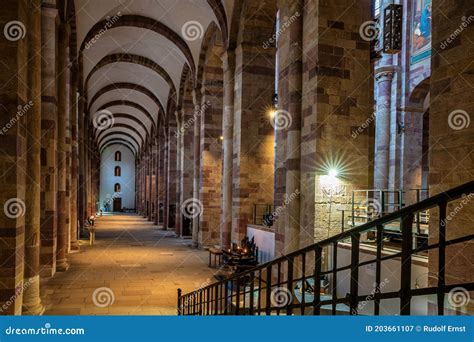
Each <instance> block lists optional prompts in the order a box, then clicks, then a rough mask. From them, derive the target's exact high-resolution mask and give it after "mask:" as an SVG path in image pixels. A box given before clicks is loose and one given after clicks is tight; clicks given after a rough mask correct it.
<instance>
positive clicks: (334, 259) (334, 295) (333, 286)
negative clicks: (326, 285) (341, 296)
mask: <svg viewBox="0 0 474 342" xmlns="http://www.w3.org/2000/svg"><path fill="white" fill-rule="evenodd" d="M337 246H338V243H337V241H334V243H333V247H332V248H333V249H332V284H331V292H332V300H333V302H332V305H331V306H332V308H331V313H332V314H333V315H335V314H336V305H337V304H336V302H335V300H336V299H337ZM328 259H329V256H328Z"/></svg>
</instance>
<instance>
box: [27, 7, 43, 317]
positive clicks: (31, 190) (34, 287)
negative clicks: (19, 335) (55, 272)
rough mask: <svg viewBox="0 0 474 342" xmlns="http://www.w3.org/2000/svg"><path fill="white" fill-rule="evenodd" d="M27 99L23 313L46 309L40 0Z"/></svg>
mask: <svg viewBox="0 0 474 342" xmlns="http://www.w3.org/2000/svg"><path fill="white" fill-rule="evenodd" d="M27 27H28V29H27V34H28V57H29V58H28V85H29V91H28V98H30V99H31V101H32V102H33V106H32V107H31V110H30V111H29V112H28V115H27V116H26V137H27V139H26V150H27V152H26V158H27V160H26V170H25V171H26V175H27V177H26V193H25V207H26V211H25V264H24V265H25V273H24V283H23V310H22V313H23V314H24V315H41V314H42V313H43V312H44V307H43V304H42V303H41V299H40V289H39V286H40V284H39V280H40V276H39V266H40V241H41V238H40V236H41V232H40V221H41V210H40V197H41V187H40V182H41V159H40V156H41V1H39V0H32V1H30V2H29V9H28V25H27Z"/></svg>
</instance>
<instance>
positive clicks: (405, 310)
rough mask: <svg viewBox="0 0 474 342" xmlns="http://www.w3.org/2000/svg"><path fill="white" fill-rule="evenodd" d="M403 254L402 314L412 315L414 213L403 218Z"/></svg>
mask: <svg viewBox="0 0 474 342" xmlns="http://www.w3.org/2000/svg"><path fill="white" fill-rule="evenodd" d="M401 229H402V256H401V275H400V277H401V284H400V315H410V311H411V310H410V308H411V305H410V303H411V258H412V251H413V233H412V230H413V213H409V214H407V215H405V216H404V217H403V218H402V227H401Z"/></svg>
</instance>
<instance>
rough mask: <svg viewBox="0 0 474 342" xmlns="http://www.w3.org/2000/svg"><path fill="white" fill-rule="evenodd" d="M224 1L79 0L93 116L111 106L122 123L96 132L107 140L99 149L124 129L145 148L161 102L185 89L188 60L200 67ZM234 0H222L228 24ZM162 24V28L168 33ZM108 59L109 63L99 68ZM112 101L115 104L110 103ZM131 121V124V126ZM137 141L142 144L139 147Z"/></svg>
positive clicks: (79, 37)
mask: <svg viewBox="0 0 474 342" xmlns="http://www.w3.org/2000/svg"><path fill="white" fill-rule="evenodd" d="M219 1H220V0H217V1H216V0H213V1H206V0H100V1H97V0H76V1H75V12H76V30H77V40H78V44H77V48H78V50H79V51H78V52H82V79H83V81H84V83H86V82H85V81H86V80H87V83H86V84H84V85H83V86H84V87H85V89H84V91H85V94H86V95H87V99H88V101H89V103H90V101H91V100H92V99H93V100H94V102H93V103H92V106H91V107H90V108H89V115H90V117H91V120H93V118H94V117H96V116H97V112H98V111H99V110H103V109H106V110H108V111H110V112H111V113H112V114H117V115H118V116H119V118H116V119H115V120H114V123H116V124H117V127H114V126H112V127H110V128H108V129H107V132H100V131H99V130H98V131H97V132H96V133H95V136H96V137H99V139H101V140H100V141H101V146H99V149H100V148H101V147H103V146H105V144H107V142H108V141H110V140H111V139H110V138H109V136H108V137H107V138H106V139H103V137H104V136H106V134H105V133H107V134H108V133H112V132H117V133H119V132H122V133H126V134H128V135H130V136H133V137H134V138H135V140H136V142H135V141H132V140H131V139H130V141H129V142H130V144H131V145H132V146H134V147H135V148H136V149H137V150H138V151H140V150H141V148H142V141H146V139H147V136H148V135H149V132H152V131H154V130H153V129H152V127H153V126H156V125H157V124H158V119H159V118H158V116H159V115H164V113H162V112H160V105H159V104H161V108H162V109H163V110H166V108H167V107H166V106H167V103H168V99H169V97H170V94H172V92H173V91H175V90H176V89H179V86H180V80H181V73H182V71H183V66H184V65H185V64H188V66H189V67H190V68H191V69H194V70H195V68H196V66H197V65H198V62H199V55H200V49H201V44H202V39H203V37H204V33H205V31H206V29H207V27H208V26H209V25H210V24H211V22H215V23H216V24H217V25H218V26H219V25H220V24H219V18H218V17H219V13H221V14H222V12H218V11H219V10H218V9H216V6H214V8H213V6H212V5H211V4H213V3H219ZM233 3H234V1H233V0H223V1H222V8H223V9H224V11H225V12H226V13H225V14H224V18H225V19H226V20H227V23H228V22H230V14H231V13H232V9H233ZM225 19H224V20H225ZM221 22H222V16H221ZM101 25H103V27H102V26H101ZM156 27H160V28H162V29H163V30H164V32H165V33H163V31H160V30H157V29H156ZM91 32H94V40H93V41H91V40H89V38H90V37H91V36H90V35H91ZM86 43H87V44H86ZM81 47H82V48H81ZM120 54H130V55H134V56H140V57H141V60H143V59H146V60H148V61H152V62H153V63H156V64H157V65H159V67H161V69H162V70H163V71H164V73H163V74H160V73H158V72H157V70H156V68H155V70H153V68H151V67H150V65H149V64H150V63H149V64H148V65H143V64H142V65H140V64H137V63H133V62H130V61H120V60H116V59H114V58H112V57H114V55H116V56H117V55H120ZM107 58H109V62H108V63H103V64H101V65H100V67H96V66H97V64H98V63H99V62H101V61H102V62H103V61H104V59H107ZM110 60H112V61H111V62H110ZM145 64H146V63H145ZM190 64H193V65H190ZM94 67H96V68H95V69H94ZM91 71H93V72H92V73H91ZM125 83H126V84H127V86H126V89H124V88H120V87H119V88H116V89H115V86H114V85H116V84H122V85H123V84H125ZM131 85H138V86H139V88H140V89H141V90H144V89H145V88H146V91H140V90H138V89H137V90H134V89H133V87H132V88H131ZM104 88H105V89H104ZM104 91H105V92H104ZM120 101H122V102H120ZM157 101H158V104H157V103H156V102H157ZM110 103H112V104H113V105H112V106H107V104H110ZM129 103H135V104H137V105H138V106H139V107H140V108H142V109H145V111H146V112H148V113H149V114H150V115H151V117H152V119H153V122H152V121H151V120H150V119H149V117H148V116H147V115H145V114H144V113H143V110H141V109H137V108H136V106H134V105H127V104H129ZM126 115H131V116H134V117H135V118H137V119H138V120H140V121H141V122H142V123H143V124H144V125H145V126H146V129H144V128H143V126H142V125H140V124H138V123H137V122H136V120H135V121H134V120H130V119H126V118H125V116H126ZM127 125H128V126H131V128H127V127H126V126H127ZM137 132H138V133H137ZM110 137H113V138H114V139H115V138H120V137H121V138H122V139H126V137H125V135H121V136H120V135H119V134H115V133H114V134H112V135H110ZM137 142H138V144H139V146H136V145H137Z"/></svg>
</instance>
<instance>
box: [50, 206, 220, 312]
mask: <svg viewBox="0 0 474 342" xmlns="http://www.w3.org/2000/svg"><path fill="white" fill-rule="evenodd" d="M189 244H190V241H189V240H182V239H179V238H176V237H174V234H173V233H172V232H166V231H162V230H159V229H158V228H157V227H156V226H154V225H153V224H152V223H150V222H148V221H146V220H145V219H143V218H141V217H139V216H135V215H113V216H103V217H102V218H100V219H99V221H98V222H97V230H96V243H95V244H94V246H89V245H88V244H85V243H84V242H83V243H82V245H81V250H80V252H78V253H73V254H69V255H68V259H69V262H70V268H69V270H68V271H67V272H64V273H56V275H55V276H54V277H53V278H50V279H45V280H43V281H42V286H41V293H42V299H43V302H44V304H45V306H46V312H45V314H46V315H93V314H99V315H107V314H108V315H122V314H123V315H146V314H151V315H174V314H176V301H177V288H178V287H180V288H181V289H182V290H183V293H186V292H188V291H191V290H194V289H196V288H198V287H199V286H201V285H202V284H204V283H206V282H209V281H213V278H212V274H213V269H211V268H208V267H207V260H208V255H207V252H205V251H200V250H196V249H192V248H190V247H189V246H188V245H189ZM99 288H105V289H100V290H97V292H96V296H95V300H94V298H93V297H94V291H96V289H99ZM107 288H108V289H107ZM109 289H110V290H111V291H110V290H109ZM99 291H100V292H99ZM100 293H102V295H100ZM112 297H113V302H112V303H111V304H110V305H107V306H104V307H101V306H102V305H104V304H108V303H110V302H111V298H112Z"/></svg>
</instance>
